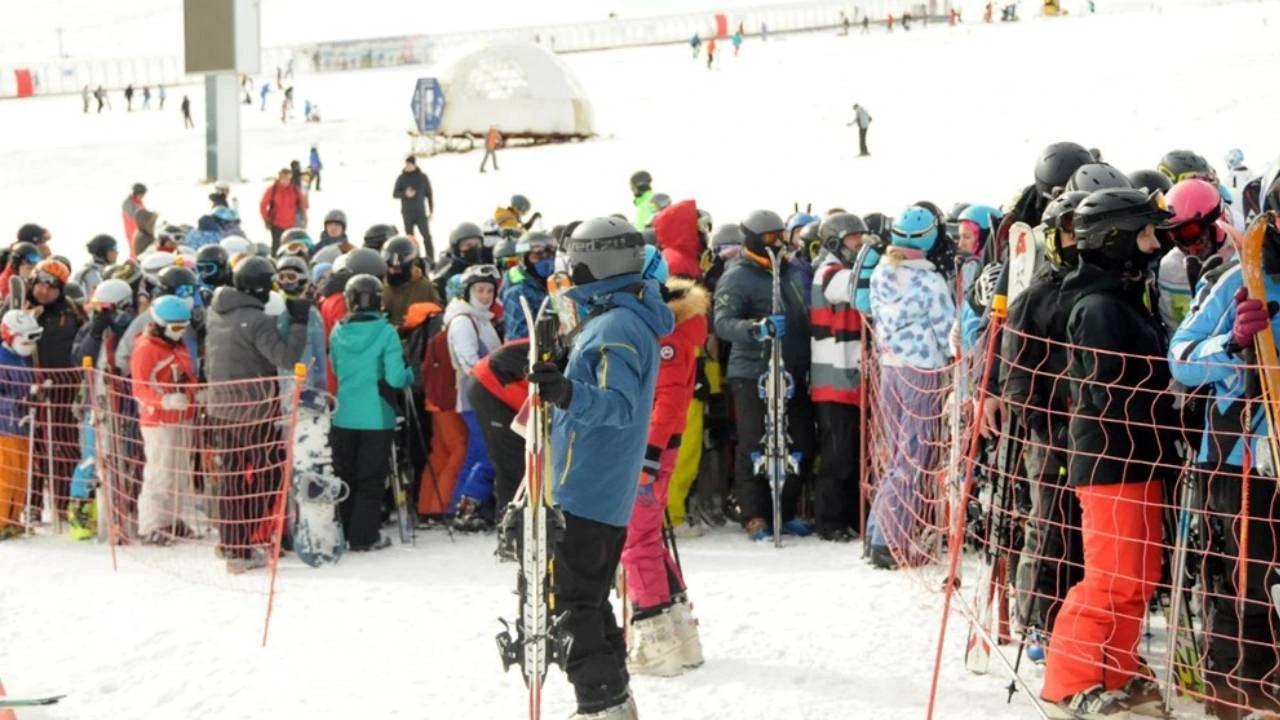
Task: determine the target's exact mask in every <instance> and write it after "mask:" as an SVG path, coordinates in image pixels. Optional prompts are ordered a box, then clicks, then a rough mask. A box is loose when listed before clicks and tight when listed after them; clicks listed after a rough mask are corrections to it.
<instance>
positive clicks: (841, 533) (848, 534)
mask: <svg viewBox="0 0 1280 720" xmlns="http://www.w3.org/2000/svg"><path fill="white" fill-rule="evenodd" d="M818 537H819V538H822V539H823V540H824V541H826V542H830V543H850V542H853V541H854V540H857V539H858V534H857V533H855V532H854V531H853V530H851V529H849V528H825V529H823V530H819V531H818Z"/></svg>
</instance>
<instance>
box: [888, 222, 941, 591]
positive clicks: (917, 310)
mask: <svg viewBox="0 0 1280 720" xmlns="http://www.w3.org/2000/svg"><path fill="white" fill-rule="evenodd" d="M891 232H892V235H891V237H892V244H891V245H890V247H889V248H888V249H887V250H886V251H885V254H884V258H883V259H882V260H881V261H880V262H879V263H878V264H877V265H876V268H875V270H874V272H873V273H872V274H871V297H870V301H871V319H872V321H873V322H874V323H875V327H876V333H877V334H876V344H877V346H878V347H879V351H880V366H881V369H880V373H881V374H880V400H881V403H882V405H883V407H882V408H881V410H882V412H883V414H884V417H886V418H895V419H896V422H898V423H900V424H899V425H898V426H896V427H893V428H891V429H890V430H889V433H890V436H891V440H890V453H891V454H890V458H889V461H888V467H887V468H886V469H885V472H884V474H883V476H881V477H880V478H879V480H880V483H879V487H878V488H877V491H876V496H875V501H874V502H873V503H872V505H871V517H870V519H869V520H868V528H867V537H868V542H870V544H871V555H870V560H871V563H872V565H874V566H876V567H879V568H885V569H893V568H895V567H898V566H899V565H900V564H904V563H905V564H910V563H912V562H913V561H914V558H913V557H912V555H911V541H912V537H911V533H912V527H911V525H912V518H913V517H916V514H915V513H914V512H913V509H914V507H915V504H916V502H917V498H918V497H919V494H918V492H919V479H920V478H919V476H920V474H921V472H922V469H926V468H928V467H929V453H930V450H929V444H930V443H931V442H933V438H934V437H935V435H936V433H937V427H936V418H937V416H938V415H939V413H940V411H941V408H942V396H941V393H940V392H939V388H940V385H941V381H942V378H941V372H940V371H941V369H942V368H943V367H944V366H945V365H946V364H947V362H948V361H949V359H950V355H951V348H950V344H949V343H948V341H947V338H948V336H949V334H950V330H951V325H952V323H953V322H954V319H955V303H954V300H953V296H952V290H951V288H950V287H948V284H947V281H946V279H945V278H944V277H943V275H942V272H941V268H938V267H936V266H935V265H934V264H933V263H932V262H930V261H929V260H928V259H927V257H926V256H928V255H929V254H930V253H931V251H933V250H934V246H935V244H936V243H937V242H938V240H939V238H940V237H941V235H942V233H941V229H940V228H939V227H938V220H937V216H936V215H934V213H932V212H931V211H929V210H928V209H926V208H923V207H920V206H918V205H916V206H912V207H909V208H907V209H906V210H904V211H903V212H902V214H901V215H900V216H898V219H897V220H895V221H894V223H893V229H892V231H891Z"/></svg>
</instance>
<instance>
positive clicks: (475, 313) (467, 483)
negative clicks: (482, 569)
mask: <svg viewBox="0 0 1280 720" xmlns="http://www.w3.org/2000/svg"><path fill="white" fill-rule="evenodd" d="M501 279H502V275H501V273H499V272H498V268H496V267H494V266H492V265H473V266H471V267H469V268H467V269H466V271H464V272H463V273H462V280H461V285H460V287H459V293H460V294H459V296H458V297H456V298H454V299H452V300H450V301H449V304H448V305H447V306H446V307H445V310H444V324H445V332H446V333H447V334H448V343H449V357H450V360H451V361H452V362H453V367H454V372H455V373H456V374H457V378H458V396H457V401H456V405H455V407H457V409H458V413H459V414H460V415H461V416H462V422H463V423H465V424H466V426H467V450H466V457H464V458H463V460H462V468H461V469H460V470H459V474H458V483H457V486H456V487H455V488H454V491H453V495H454V501H453V502H451V503H450V504H451V505H452V506H454V507H455V508H456V511H455V513H454V529H456V530H463V531H467V532H471V531H480V530H487V529H488V528H489V527H490V526H491V523H490V522H489V519H488V518H487V517H486V514H487V512H488V510H489V507H488V504H489V500H490V498H491V497H492V496H493V475H494V470H493V464H492V463H490V462H489V458H488V456H487V455H486V454H485V449H484V435H483V434H482V433H481V431H480V424H479V423H478V422H477V420H476V415H475V413H474V412H472V411H471V402H470V401H469V400H468V399H467V391H468V390H469V389H470V387H471V384H472V383H473V382H474V380H473V379H472V378H471V377H470V373H471V369H472V368H474V367H475V365H476V363H478V362H479V361H480V358H482V357H484V356H485V355H488V354H489V353H491V352H493V351H494V350H497V349H498V346H499V345H500V344H502V341H501V340H499V339H498V333H497V331H496V330H494V329H493V313H492V311H491V310H490V308H491V307H492V306H493V299H494V298H495V297H496V296H497V293H498V283H499V281H500V280H501ZM463 317H465V318H466V319H467V322H456V320H458V319H459V318H463Z"/></svg>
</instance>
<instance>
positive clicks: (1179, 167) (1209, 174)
mask: <svg viewBox="0 0 1280 720" xmlns="http://www.w3.org/2000/svg"><path fill="white" fill-rule="evenodd" d="M1156 169H1157V170H1159V171H1160V172H1161V174H1163V175H1164V176H1165V177H1167V178H1169V182H1171V183H1174V184H1177V183H1179V182H1181V181H1183V180H1186V179H1187V178H1189V177H1198V178H1201V179H1202V180H1210V181H1212V182H1213V183H1215V184H1216V183H1217V182H1218V174H1217V173H1216V172H1214V171H1213V166H1212V165H1210V164H1209V161H1208V160H1205V159H1204V158H1203V157H1201V156H1200V155H1197V154H1196V153H1194V152H1192V151H1190V150H1170V151H1169V152H1167V153H1165V154H1164V157H1162V158H1160V162H1159V163H1158V164H1157V165H1156Z"/></svg>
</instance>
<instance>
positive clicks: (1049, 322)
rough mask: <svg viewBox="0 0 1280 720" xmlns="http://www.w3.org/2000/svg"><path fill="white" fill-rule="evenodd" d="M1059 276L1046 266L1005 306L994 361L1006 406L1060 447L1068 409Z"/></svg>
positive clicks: (1064, 324) (1065, 312)
mask: <svg viewBox="0 0 1280 720" xmlns="http://www.w3.org/2000/svg"><path fill="white" fill-rule="evenodd" d="M1064 277H1065V274H1064V273H1062V272H1060V271H1057V270H1054V269H1052V268H1049V269H1047V270H1045V271H1043V272H1042V273H1041V274H1040V275H1039V276H1037V277H1036V279H1035V280H1034V281H1032V283H1031V285H1030V286H1028V287H1027V289H1026V290H1024V291H1023V293H1022V294H1021V295H1019V296H1018V298H1017V299H1016V300H1014V301H1013V303H1012V304H1011V305H1010V306H1009V318H1008V320H1007V321H1006V324H1005V330H1004V332H1003V333H1002V336H1001V348H1000V358H1001V362H1000V363H999V367H1000V372H1001V374H1002V376H1001V378H1000V386H1001V387H1002V388H1003V393H1002V394H1003V396H1004V400H1005V402H1006V403H1008V404H1009V405H1010V408H1009V409H1010V411H1011V412H1013V413H1016V414H1017V415H1018V416H1019V417H1021V419H1022V423H1023V425H1024V426H1025V427H1026V428H1028V429H1029V430H1030V431H1031V432H1032V433H1034V434H1035V435H1034V437H1035V438H1036V439H1037V440H1039V441H1045V440H1047V441H1048V442H1049V445H1050V447H1051V448H1053V449H1054V450H1058V451H1062V452H1065V451H1066V450H1067V449H1068V448H1069V444H1068V434H1067V424H1068V419H1069V418H1068V413H1069V412H1070V408H1071V403H1070V399H1071V393H1070V389H1071V383H1069V382H1068V381H1067V361H1068V358H1067V348H1066V345H1065V343H1066V341H1067V319H1068V317H1069V314H1070V312H1071V308H1070V306H1066V305H1062V304H1060V303H1059V302H1058V293H1059V291H1060V290H1061V289H1062V280H1063V278H1064Z"/></svg>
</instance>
